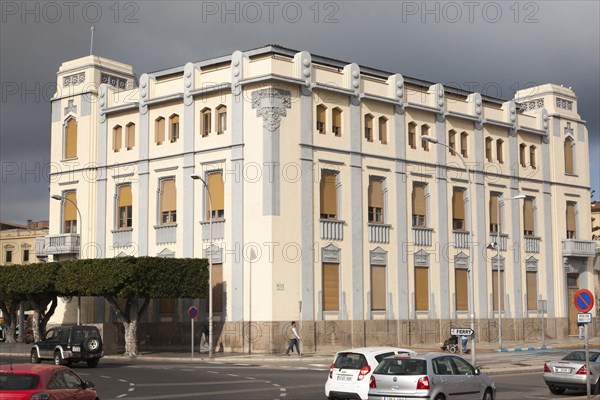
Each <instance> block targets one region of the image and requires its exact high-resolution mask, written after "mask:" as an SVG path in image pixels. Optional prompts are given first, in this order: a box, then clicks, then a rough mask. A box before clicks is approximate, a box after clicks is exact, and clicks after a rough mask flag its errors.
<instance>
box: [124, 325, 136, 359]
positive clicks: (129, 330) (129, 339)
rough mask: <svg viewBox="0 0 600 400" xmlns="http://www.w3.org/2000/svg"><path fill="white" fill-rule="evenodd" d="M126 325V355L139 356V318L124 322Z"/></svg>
mask: <svg viewBox="0 0 600 400" xmlns="http://www.w3.org/2000/svg"><path fill="white" fill-rule="evenodd" d="M123 326H124V327H125V355H126V356H129V357H137V356H138V355H139V353H138V344H137V328H138V321H137V318H136V319H135V320H133V321H131V322H123Z"/></svg>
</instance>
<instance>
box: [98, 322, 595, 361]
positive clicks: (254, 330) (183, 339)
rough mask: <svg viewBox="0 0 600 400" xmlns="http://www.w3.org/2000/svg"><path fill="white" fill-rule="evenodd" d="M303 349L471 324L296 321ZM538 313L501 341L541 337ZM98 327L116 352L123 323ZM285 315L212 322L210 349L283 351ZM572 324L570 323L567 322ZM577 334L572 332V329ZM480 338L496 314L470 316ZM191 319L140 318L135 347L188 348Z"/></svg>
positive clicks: (199, 330) (436, 335)
mask: <svg viewBox="0 0 600 400" xmlns="http://www.w3.org/2000/svg"><path fill="white" fill-rule="evenodd" d="M298 323H299V325H300V327H301V330H300V334H301V337H302V342H301V349H302V351H303V352H315V351H320V352H327V351H332V352H333V351H336V350H340V349H344V348H352V347H363V346H400V347H409V348H410V347H411V346H427V345H432V346H439V345H440V344H441V343H443V341H444V340H445V339H446V338H448V337H449V336H450V329H451V328H470V322H469V320H466V319H460V320H364V321H301V322H300V321H298ZM541 324H542V320H541V319H540V318H522V319H518V318H517V319H515V318H510V319H508V318H507V319H503V320H502V339H503V340H504V341H505V342H522V343H524V344H526V343H528V342H531V343H533V342H541V341H542V325H541ZM99 325H100V326H101V329H102V331H103V338H104V344H105V351H106V353H107V354H117V353H119V352H122V351H123V350H124V348H125V343H124V330H123V325H122V324H120V323H105V324H99ZM289 327H290V322H289V321H279V322H252V323H248V322H244V323H242V322H225V323H222V322H215V325H214V330H213V338H214V339H213V343H214V352H227V353H231V352H235V353H249V352H252V353H283V352H284V351H285V349H286V348H287V345H288V338H287V332H288V330H289ZM589 328H590V329H589V334H590V337H596V336H598V334H599V333H600V323H599V321H598V318H594V323H592V324H590V327H589ZM571 329H572V327H571ZM575 334H576V333H575ZM475 335H476V337H477V340H478V341H479V342H491V343H493V342H497V341H498V320H492V319H479V320H476V322H475ZM544 335H545V338H546V340H560V339H564V338H567V337H568V336H569V335H573V331H571V332H570V331H569V324H568V320H567V318H545V319H544ZM207 336H208V324H207V322H206V321H197V322H195V325H194V343H195V348H196V349H198V350H197V351H206V350H207V343H206V341H207ZM190 345H191V325H190V322H160V323H145V322H143V321H140V324H139V326H138V346H139V351H140V352H142V353H143V352H148V351H151V352H153V351H169V352H173V351H189V349H190Z"/></svg>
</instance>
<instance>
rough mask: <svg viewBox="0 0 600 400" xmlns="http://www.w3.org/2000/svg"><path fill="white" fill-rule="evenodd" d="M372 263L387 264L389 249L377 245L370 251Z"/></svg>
mask: <svg viewBox="0 0 600 400" xmlns="http://www.w3.org/2000/svg"><path fill="white" fill-rule="evenodd" d="M369 256H370V259H371V260H370V261H371V265H387V251H385V250H383V249H382V248H381V247H377V248H376V249H374V250H371V251H370V252H369Z"/></svg>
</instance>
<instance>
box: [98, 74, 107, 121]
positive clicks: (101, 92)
mask: <svg viewBox="0 0 600 400" xmlns="http://www.w3.org/2000/svg"><path fill="white" fill-rule="evenodd" d="M107 91H108V86H107V85H106V84H105V83H102V84H100V87H99V88H98V99H99V100H98V105H99V106H100V116H99V118H100V122H101V123H102V122H106V112H105V111H106V108H107V107H106V97H107Z"/></svg>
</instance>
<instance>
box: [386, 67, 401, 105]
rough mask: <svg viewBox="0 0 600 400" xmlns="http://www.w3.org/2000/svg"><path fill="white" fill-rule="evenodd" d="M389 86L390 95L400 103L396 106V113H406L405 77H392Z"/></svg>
mask: <svg viewBox="0 0 600 400" xmlns="http://www.w3.org/2000/svg"><path fill="white" fill-rule="evenodd" d="M387 84H388V95H389V96H390V97H392V98H393V99H394V100H396V101H397V102H398V104H395V105H394V112H397V113H398V114H402V113H404V77H403V76H402V75H400V74H394V75H391V76H390V77H389V78H388V79H387Z"/></svg>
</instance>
